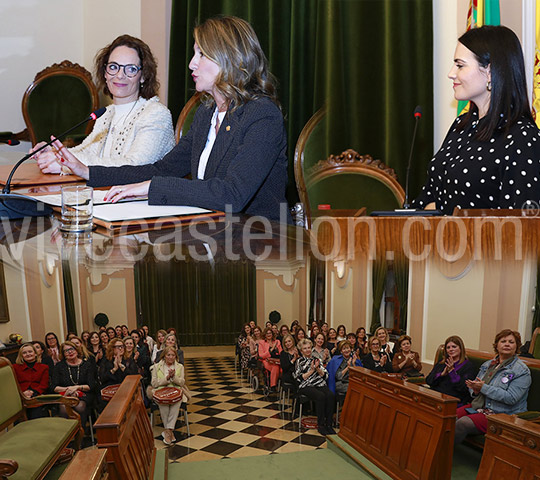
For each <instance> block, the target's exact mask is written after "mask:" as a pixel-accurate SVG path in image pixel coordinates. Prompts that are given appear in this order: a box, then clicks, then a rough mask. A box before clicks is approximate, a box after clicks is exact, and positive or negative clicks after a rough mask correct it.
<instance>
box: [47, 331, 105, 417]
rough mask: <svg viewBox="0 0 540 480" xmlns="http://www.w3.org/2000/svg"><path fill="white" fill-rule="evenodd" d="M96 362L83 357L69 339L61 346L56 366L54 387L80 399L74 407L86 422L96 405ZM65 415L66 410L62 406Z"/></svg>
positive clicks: (62, 392)
mask: <svg viewBox="0 0 540 480" xmlns="http://www.w3.org/2000/svg"><path fill="white" fill-rule="evenodd" d="M97 378H98V377H97V371H96V364H95V363H94V362H90V361H87V360H84V359H83V355H82V352H81V350H80V349H79V347H77V346H76V345H75V344H74V343H73V342H70V341H67V342H64V343H63V344H62V345H61V346H60V361H59V362H58V363H57V364H56V365H55V366H54V371H53V375H52V387H53V391H54V392H55V393H60V394H61V395H64V396H67V397H75V398H78V399H79V403H78V405H77V406H76V407H75V408H74V409H75V410H76V411H77V412H78V413H79V415H80V416H81V424H82V425H85V424H86V419H87V416H88V409H89V408H91V407H92V406H93V405H94V401H95V398H96V397H95V391H96V388H97ZM61 413H62V414H63V415H64V416H65V410H64V409H63V407H61Z"/></svg>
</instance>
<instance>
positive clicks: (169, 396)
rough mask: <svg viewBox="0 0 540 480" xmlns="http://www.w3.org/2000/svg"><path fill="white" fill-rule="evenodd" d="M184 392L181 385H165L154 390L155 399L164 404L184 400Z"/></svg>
mask: <svg viewBox="0 0 540 480" xmlns="http://www.w3.org/2000/svg"><path fill="white" fill-rule="evenodd" d="M182 397H183V393H182V389H181V388H179V387H163V388H158V389H157V390H154V401H155V402H156V403H161V404H163V405H169V404H171V403H177V402H180V401H182Z"/></svg>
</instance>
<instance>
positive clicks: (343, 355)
mask: <svg viewBox="0 0 540 480" xmlns="http://www.w3.org/2000/svg"><path fill="white" fill-rule="evenodd" d="M338 351H339V355H335V356H334V357H332V359H331V360H330V362H329V363H328V365H327V367H326V370H327V371H328V388H329V389H330V390H332V393H335V394H340V395H345V394H346V393H347V389H348V388H349V369H350V367H352V366H355V367H361V366H362V362H361V361H360V360H358V358H357V357H356V353H354V354H352V345H351V343H350V342H349V341H348V340H343V341H341V342H339V344H338Z"/></svg>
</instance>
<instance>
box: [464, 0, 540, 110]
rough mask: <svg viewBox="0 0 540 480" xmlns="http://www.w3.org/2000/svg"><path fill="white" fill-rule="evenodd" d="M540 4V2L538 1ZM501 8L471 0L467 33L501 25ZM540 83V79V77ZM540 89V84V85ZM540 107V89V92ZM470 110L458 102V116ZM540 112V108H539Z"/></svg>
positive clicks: (486, 0) (495, 0) (483, 0)
mask: <svg viewBox="0 0 540 480" xmlns="http://www.w3.org/2000/svg"><path fill="white" fill-rule="evenodd" d="M536 1H537V3H540V0H536ZM500 23H501V8H500V4H499V0H470V2H469V10H468V12H467V31H468V30H470V29H471V28H478V27H481V26H483V25H500ZM538 38H539V37H538V8H537V9H536V45H537V47H536V55H537V57H536V58H537V60H538V48H539V47H538V46H539V45H540V44H539V43H538ZM539 82H540V77H539ZM539 87H540V83H539ZM538 96H539V107H540V89H539V91H538ZM468 108H469V102H468V101H463V100H460V101H459V102H458V108H457V114H458V115H461V114H462V113H465V112H466V111H467V110H468ZM539 110H540V108H539Z"/></svg>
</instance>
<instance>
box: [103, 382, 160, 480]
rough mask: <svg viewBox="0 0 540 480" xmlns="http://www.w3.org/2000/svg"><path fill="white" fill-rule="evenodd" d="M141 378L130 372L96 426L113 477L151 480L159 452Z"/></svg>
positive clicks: (114, 478) (116, 478)
mask: <svg viewBox="0 0 540 480" xmlns="http://www.w3.org/2000/svg"><path fill="white" fill-rule="evenodd" d="M140 379H141V377H140V376H139V375H128V376H127V377H126V378H125V380H124V381H123V382H122V384H121V385H120V388H119V389H118V391H117V392H116V394H115V395H114V397H113V398H112V399H111V400H110V401H109V403H108V404H107V406H106V407H105V409H104V410H103V412H102V413H101V415H100V416H99V418H98V419H97V421H96V423H95V425H94V428H95V429H96V435H97V440H98V448H106V449H107V464H108V467H109V474H110V478H111V479H112V480H124V479H127V478H129V479H130V480H145V479H147V478H148V477H149V474H150V465H151V464H152V462H153V457H154V456H155V454H156V452H155V450H156V449H155V446H154V437H153V436H152V427H151V425H150V419H149V418H148V414H147V413H146V408H145V407H144V402H143V398H142V390H141V384H140Z"/></svg>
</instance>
